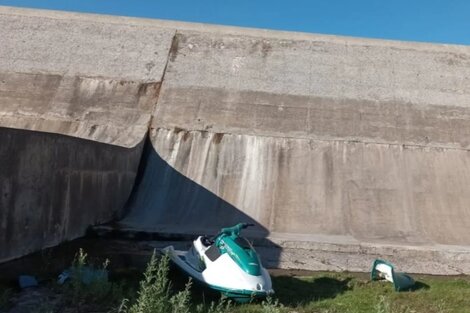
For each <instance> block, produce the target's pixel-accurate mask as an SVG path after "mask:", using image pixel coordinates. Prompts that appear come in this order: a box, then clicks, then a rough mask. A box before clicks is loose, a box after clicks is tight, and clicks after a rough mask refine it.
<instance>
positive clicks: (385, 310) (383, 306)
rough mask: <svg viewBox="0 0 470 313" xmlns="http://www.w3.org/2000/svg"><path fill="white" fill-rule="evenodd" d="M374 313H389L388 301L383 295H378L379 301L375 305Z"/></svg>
mask: <svg viewBox="0 0 470 313" xmlns="http://www.w3.org/2000/svg"><path fill="white" fill-rule="evenodd" d="M375 312H376V313H391V309H390V302H389V301H388V300H387V299H386V298H385V297H384V296H380V297H379V302H377V304H376V305H375Z"/></svg>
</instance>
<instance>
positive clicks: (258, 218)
mask: <svg viewBox="0 0 470 313" xmlns="http://www.w3.org/2000/svg"><path fill="white" fill-rule="evenodd" d="M0 38H2V39H3V42H2V46H1V47H0V77H1V80H0V126H8V127H11V128H21V129H27V130H34V131H42V132H52V133H59V134H65V135H69V136H72V137H79V138H83V139H91V140H93V141H96V142H100V143H101V144H102V149H103V151H102V152H101V153H102V157H98V156H97V157H96V159H97V160H96V163H95V161H93V160H95V159H93V160H90V162H92V161H93V164H94V165H93V166H96V167H93V166H91V165H90V168H93V170H96V171H98V172H100V169H101V166H104V165H105V164H106V166H113V171H114V170H117V172H119V173H132V171H133V170H132V167H126V166H124V165H123V164H122V163H120V162H121V161H119V160H128V161H129V162H130V163H132V164H133V165H134V167H133V169H134V172H135V166H136V165H137V159H138V154H137V153H136V154H133V153H134V152H132V151H134V150H132V149H131V150H125V149H124V150H119V151H120V152H116V156H112V157H111V156H110V155H109V154H107V153H108V152H107V151H108V150H107V149H111V147H109V146H108V145H106V144H112V145H115V146H121V147H126V148H131V147H134V146H136V145H137V144H138V143H139V142H142V139H143V137H144V136H145V133H146V131H147V127H148V126H149V125H150V128H151V132H150V136H149V137H150V141H151V143H150V144H149V146H148V149H147V151H149V152H148V153H146V154H145V156H144V162H142V166H141V171H140V175H139V179H138V184H137V185H136V186H135V187H136V188H135V193H133V195H132V197H131V199H130V201H129V206H128V208H127V209H128V215H127V218H125V219H124V220H123V221H122V225H123V226H128V227H131V228H134V229H137V230H138V229H140V230H144V231H156V232H159V231H160V232H162V231H163V232H168V233H176V232H178V233H196V232H200V231H201V230H213V229H215V228H217V227H219V226H221V225H222V224H223V225H225V224H228V223H232V222H235V221H236V220H239V219H247V220H249V221H253V222H255V223H257V224H258V226H260V229H261V232H260V234H261V235H266V234H267V233H269V240H271V244H272V245H274V246H276V243H278V245H279V246H280V247H281V248H284V250H282V251H283V252H282V253H281V255H279V251H280V250H279V251H278V253H277V254H275V257H274V258H275V259H276V260H275V261H274V262H275V263H277V264H279V265H281V266H288V265H286V264H294V263H295V262H296V260H297V261H298V260H299V259H309V257H307V255H313V257H312V258H310V259H312V260H313V261H312V262H310V263H308V262H306V263H304V265H302V267H303V268H308V267H309V266H310V268H311V269H315V268H316V269H319V265H318V264H319V263H318V262H317V260H316V259H315V253H316V252H315V251H316V250H317V249H318V250H321V251H326V252H324V253H323V252H322V253H323V254H322V255H324V258H325V262H324V263H325V264H333V267H334V266H337V267H338V268H344V269H364V267H363V265H358V262H362V263H364V262H363V260H364V259H361V256H360V255H362V256H364V255H366V256H370V257H372V256H375V255H378V256H379V255H383V256H385V257H387V256H390V255H391V254H392V253H390V251H394V252H393V253H395V254H394V256H395V259H396V260H407V259H409V257H410V256H411V255H414V256H416V258H417V259H420V258H421V259H422V260H423V262H421V263H419V267H420V270H416V268H417V266H418V265H415V263H413V262H415V260H414V259H413V260H412V261H408V262H411V263H408V265H409V266H410V268H414V270H413V271H418V272H420V271H426V268H427V267H430V266H429V264H431V263H429V262H428V261H426V260H431V258H432V256H433V255H436V260H438V261H436V262H437V263H439V266H437V265H436V268H439V269H440V270H436V271H434V270H433V271H431V270H430V272H433V273H436V272H439V271H441V270H442V272H446V268H447V269H448V267H446V266H447V265H449V266H454V265H455V262H456V261H455V259H459V260H461V262H462V264H461V266H460V267H459V270H457V272H459V271H462V272H466V273H469V270H468V269H469V268H470V266H469V264H470V263H469V261H468V260H469V257H468V256H469V255H470V254H468V246H470V245H469V242H468V241H467V240H466V239H465V238H468V237H469V236H470V227H468V226H469V225H470V213H469V212H468V207H469V204H470V196H469V193H468V188H467V186H469V185H470V154H469V153H470V152H469V151H470V140H469V139H468V138H470V126H469V125H470V47H463V46H451V45H432V44H422V43H421V44H418V43H402V42H393V41H380V40H368V39H358V38H356V39H355V38H345V37H335V36H322V35H313V34H312V35H309V34H298V33H286V32H274V31H263V30H248V29H237V28H230V27H219V26H207V25H193V24H187V23H175V22H162V21H151V20H140V19H132V18H121V17H100V16H96V15H81V14H65V13H58V12H45V11H33V10H16V9H8V8H3V9H0ZM51 47H54V49H51ZM157 100H158V101H157ZM155 102H158V103H157V105H156V107H155V108H154V105H155ZM152 115H153V116H152ZM42 136H47V135H44V134H43V135H42ZM52 138H53V137H51V139H50V140H53V139H52ZM74 140H78V139H74ZM85 146H86V145H85ZM44 147H49V146H48V145H47V144H44V146H42V147H38V148H37V149H42V148H44ZM51 147H52V145H51ZM93 147H94V146H93ZM136 147H138V146H136ZM114 148H116V147H114ZM114 148H112V149H114ZM47 149H55V148H47ZM47 149H46V152H44V153H46V155H47V153H48V152H47V151H48V150H47ZM67 149H68V150H66V151H63V153H65V154H64V155H62V156H61V155H57V159H60V158H65V159H68V158H69V156H68V154H69V153H72V154H73V153H75V151H78V150H74V149H75V148H73V147H72V146H70V147H68V148H67ZM81 149H82V150H85V151H87V149H92V150H93V149H95V148H91V146H90V147H89V148H84V147H82V148H81ZM96 149H98V150H99V148H96ZM100 149H101V148H100ZM116 149H117V148H116ZM136 149H137V148H136ZM93 151H94V150H93ZM97 153H98V152H97ZM18 155H19V156H20V157H21V156H22V155H28V154H24V153H23V152H22V153H19V154H18ZM41 155H42V153H39V154H38V157H40V156H41ZM84 155H86V154H84ZM97 155H98V154H97ZM131 155H132V156H131ZM83 157H84V156H83ZM5 158H6V159H7V162H8V164H12V162H14V160H15V158H13V155H12V154H9V155H7V156H6V157H5ZM98 159H99V161H98ZM80 162H85V160H82V159H77V163H78V164H82V163H80ZM100 162H103V163H100ZM115 162H117V163H115ZM46 164H47V163H46ZM87 166H88V165H87ZM77 167H78V168H79V169H81V170H78V171H79V172H81V171H83V172H84V173H88V170H86V167H85V165H77ZM106 168H107V167H106ZM27 169H28V170H27V171H26V170H25V172H22V173H23V174H22V176H21V177H20V178H21V179H20V178H18V179H17V178H14V177H16V176H15V175H16V174H15V173H14V172H12V173H10V176H8V177H7V178H8V179H9V180H11V179H17V180H18V181H19V182H20V183H18V189H17V194H18V195H21V191H22V190H23V187H22V186H23V184H26V186H27V185H28V184H35V182H36V181H37V182H38V184H37V185H35V186H41V187H40V188H45V189H44V190H42V191H41V192H42V193H45V194H47V193H48V192H51V191H50V190H49V189H47V188H49V187H47V185H46V187H44V186H45V185H44V184H43V183H42V182H43V181H44V180H42V179H43V176H42V175H43V174H41V175H39V178H41V179H37V180H31V179H29V178H28V177H36V176H35V175H32V174H28V173H35V172H34V171H36V170H39V168H34V169H30V168H29V167H27ZM109 170H111V169H109ZM129 171H130V172H129ZM41 173H42V172H41ZM44 173H46V172H44ZM44 175H45V174H44ZM77 175H78V174H77ZM129 175H131V174H129ZM12 177H13V178H12ZM126 177H127V176H126ZM28 179H29V180H28ZM23 182H27V183H23ZM128 182H129V183H128V184H127V185H126V186H127V187H126V188H127V189H126V188H124V187H123V189H122V194H128V192H129V191H130V187H131V183H130V180H128ZM115 183H116V181H115ZM85 185H86V186H87V187H83V188H85V189H86V188H88V187H89V186H97V185H95V184H94V183H90V184H85ZM85 185H84V186H85ZM98 185H99V184H98ZM64 186H66V185H65V184H64V185H63V187H62V189H61V190H57V189H54V190H55V191H54V192H57V193H58V194H59V193H60V194H61V195H62V196H63V195H65V194H68V191H67V190H68V189H67V188H68V187H64ZM115 186H116V185H115ZM38 188H39V187H38ZM90 188H91V187H90ZM97 188H98V187H97ZM92 189H93V190H95V189H94V188H92ZM98 189H99V188H98ZM116 189H117V188H116ZM25 190H28V188H26V187H25ZM73 190H74V191H73V192H76V191H75V190H76V189H73ZM125 190H127V193H126V192H125ZM90 193H91V194H93V193H92V192H91V191H90ZM78 194H79V195H81V196H83V197H87V195H88V192H86V194H85V193H83V194H80V193H78ZM93 195H94V196H92V197H91V198H90V200H88V199H87V200H83V201H90V205H85V206H80V209H79V210H85V211H87V208H88V207H91V203H92V202H93V201H98V200H97V199H100V198H99V195H98V194H93ZM112 195H113V196H114V195H115V193H113V194H112ZM107 196H108V198H106V199H107V200H108V202H106V203H105V204H103V205H102V206H101V207H106V210H107V211H106V212H108V213H111V212H113V211H114V210H119V209H120V208H115V207H113V205H116V206H119V203H123V201H124V200H123V199H124V198H122V199H121V200H122V201H120V202H119V203H117V202H116V203H115V202H113V200H112V199H111V195H109V194H108V195H107ZM12 197H13V198H12V199H15V200H14V201H13V200H11V201H13V202H11V201H10V202H11V203H17V202H18V203H20V204H21V201H29V200H18V199H20V198H18V197H17V196H16V195H13V196H12ZM76 197H78V195H77V194H73V195H70V199H72V198H73V199H75V198H76ZM94 197H95V198H94ZM96 197H98V198H96ZM23 198H24V199H28V196H25V197H23ZM23 198H22V199H23ZM31 199H33V198H31ZM77 201H78V200H77ZM103 201H104V200H103ZM98 202H99V201H98ZM11 203H10V204H9V207H8V209H9V210H11V209H12V208H13V209H14V210H16V211H18V210H20V209H19V208H24V210H26V208H30V205H32V204H33V203H35V202H34V201H33V202H28V203H29V205H25V206H21V205H19V206H15V205H13V206H11ZM41 203H42V202H41ZM93 203H94V202H93ZM38 210H39V211H41V212H56V211H57V212H61V211H60V210H61V207H60V206H53V208H50V207H49V206H48V205H45V206H44V205H42V206H41V207H40V208H39V209H38ZM3 211H5V210H3ZM74 212H75V211H74ZM87 212H88V211H87ZM51 214H52V213H51ZM89 217H90V219H88V220H87V221H83V223H82V224H81V225H82V226H83V225H85V224H86V223H87V222H88V223H90V221H91V220H93V217H92V215H89ZM18 218H21V217H18ZM24 220H26V219H23V220H21V221H24ZM21 223H22V222H20V224H21ZM60 225H62V224H60ZM61 227H62V226H61ZM31 234H32V233H31ZM286 237H288V238H289V240H284V239H283V238H286ZM54 238H56V237H54ZM61 238H65V237H61ZM331 238H335V240H334V242H333V244H332V243H331ZM54 240H55V239H54ZM52 241H53V240H52V239H51V242H52ZM54 242H55V241H54ZM458 245H461V246H463V248H462V250H461V251H462V254H458V253H460V252H458V253H454V252H452V251H457V250H458V251H460V250H459V249H460V248H456V246H458ZM38 246H39V245H38ZM325 247H326V248H325ZM358 247H359V248H358ZM380 247H397V249H396V250H393V249H395V248H393V249H392V250H390V249H388V248H384V250H380V249H379V248H380ZM297 248H298V249H297ZM296 249H297V250H296ZM322 249H323V250H322ZM348 249H349V250H348ZM361 249H362V250H361ZM387 249H388V250H387ZM456 249H457V250H456ZM410 251H411V252H410ZM413 251H414V252H413ZM420 251H425V252H423V253H421V252H420ZM433 251H439V254H433V253H434V252H433ZM296 253H297V254H296ZM413 253H415V254H413ZM420 253H421V254H420ZM427 253H429V254H427ZM436 253H437V252H436ZM319 254H321V253H320V252H319ZM437 255H438V256H437ZM317 256H318V255H317ZM336 258H338V260H336ZM355 258H356V259H355ZM367 258H369V257H367ZM451 259H452V261H451ZM348 260H356V261H348ZM358 260H362V261H358ZM354 262H356V263H354ZM426 262H427V263H426ZM446 262H447V264H446ZM320 263H321V262H320ZM367 263H368V262H367ZM271 264H272V262H271ZM299 264H300V263H299ZM416 264H418V263H416ZM408 265H406V266H408ZM406 266H403V265H402V264H401V266H400V267H402V268H405V269H406V268H407V267H406ZM433 268H434V267H433Z"/></svg>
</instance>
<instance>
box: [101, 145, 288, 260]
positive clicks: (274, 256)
mask: <svg viewBox="0 0 470 313" xmlns="http://www.w3.org/2000/svg"><path fill="white" fill-rule="evenodd" d="M240 222H245V223H252V224H254V225H255V226H254V227H251V228H249V229H247V230H245V231H244V233H243V235H244V236H246V237H247V238H249V239H253V240H255V241H256V242H261V243H262V246H263V250H266V249H265V248H266V247H272V248H273V249H267V250H269V256H267V255H261V259H262V261H263V264H266V263H269V266H270V267H276V266H277V264H278V262H279V255H280V252H281V248H280V247H279V246H278V245H276V244H274V243H272V242H271V241H269V240H268V239H266V237H267V235H268V234H269V231H268V230H267V229H266V228H265V227H264V226H262V225H261V224H260V223H258V222H257V221H256V220H255V219H253V218H252V217H250V216H249V215H247V214H245V213H244V212H242V211H241V210H239V209H238V208H236V207H235V206H233V205H232V204H230V203H228V202H227V201H225V200H224V199H222V198H220V197H219V196H217V195H216V194H214V193H213V192H211V191H209V190H208V189H206V188H205V187H203V186H201V185H199V184H198V183H196V182H194V181H193V180H191V179H189V178H188V177H186V176H184V175H183V174H181V173H180V172H178V171H177V170H176V169H174V168H173V167H172V166H170V165H169V164H168V163H167V162H166V161H165V160H164V159H162V157H161V156H160V155H159V154H158V152H157V151H155V149H154V147H153V145H152V143H151V141H150V139H147V141H146V144H145V147H144V151H143V155H142V160H141V163H140V167H139V170H138V174H137V178H136V183H135V185H134V189H133V191H132V193H131V196H130V198H129V200H128V202H127V205H126V208H125V216H124V218H123V219H121V220H120V221H119V222H116V223H114V224H112V225H109V228H108V229H104V231H103V227H102V228H101V230H100V229H99V228H97V232H98V233H100V231H101V233H102V234H103V233H105V232H108V235H109V233H113V235H112V237H114V238H116V237H121V238H122V237H126V238H127V239H129V238H131V239H135V240H172V241H175V240H181V241H188V240H191V239H193V238H195V237H196V236H197V235H215V234H216V233H218V232H219V230H220V229H221V228H222V227H227V226H232V225H235V224H237V223H240ZM268 259H269V262H267V261H268Z"/></svg>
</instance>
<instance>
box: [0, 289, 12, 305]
mask: <svg viewBox="0 0 470 313" xmlns="http://www.w3.org/2000/svg"><path fill="white" fill-rule="evenodd" d="M12 293H13V292H12V290H11V289H10V288H5V289H3V288H2V287H1V286H0V310H2V309H5V308H6V307H7V306H8V303H9V302H10V297H11V295H12Z"/></svg>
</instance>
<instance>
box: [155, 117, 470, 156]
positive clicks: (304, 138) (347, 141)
mask: <svg viewBox="0 0 470 313" xmlns="http://www.w3.org/2000/svg"><path fill="white" fill-rule="evenodd" d="M153 118H154V116H153V115H152V119H153ZM154 129H156V130H159V129H161V130H166V131H171V130H175V129H177V130H178V132H180V131H186V132H194V133H195V132H200V133H211V134H222V135H224V136H225V135H229V136H230V135H231V136H249V137H264V138H281V139H294V140H295V139H297V140H308V141H320V142H338V143H356V144H358V143H360V144H365V145H386V146H402V147H403V148H420V149H426V148H427V149H435V150H456V151H470V148H458V147H450V146H441V145H420V144H412V143H393V142H381V141H372V140H370V141H367V140H359V139H329V138H315V137H306V136H305V137H302V136H280V135H273V134H271V135H268V134H257V133H251V134H247V133H241V132H238V133H237V132H236V131H214V130H203V129H195V128H193V129H188V128H182V127H164V126H157V127H155V128H154Z"/></svg>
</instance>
